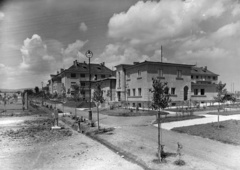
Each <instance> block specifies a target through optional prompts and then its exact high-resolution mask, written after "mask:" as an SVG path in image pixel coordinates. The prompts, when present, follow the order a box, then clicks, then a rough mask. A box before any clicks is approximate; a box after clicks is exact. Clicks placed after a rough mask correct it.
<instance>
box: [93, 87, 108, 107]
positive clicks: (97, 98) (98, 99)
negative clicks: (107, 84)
mask: <svg viewBox="0 0 240 170" xmlns="http://www.w3.org/2000/svg"><path fill="white" fill-rule="evenodd" d="M101 86H102V84H101V83H97V84H96V86H95V89H94V92H93V101H94V102H95V103H96V104H97V105H99V104H101V103H103V102H104V101H105V99H104V98H103V91H102V89H101Z"/></svg>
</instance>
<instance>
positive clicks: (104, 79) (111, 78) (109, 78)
mask: <svg viewBox="0 0 240 170" xmlns="http://www.w3.org/2000/svg"><path fill="white" fill-rule="evenodd" d="M106 80H116V77H114V76H112V77H107V78H103V79H98V80H95V81H94V82H99V81H106Z"/></svg>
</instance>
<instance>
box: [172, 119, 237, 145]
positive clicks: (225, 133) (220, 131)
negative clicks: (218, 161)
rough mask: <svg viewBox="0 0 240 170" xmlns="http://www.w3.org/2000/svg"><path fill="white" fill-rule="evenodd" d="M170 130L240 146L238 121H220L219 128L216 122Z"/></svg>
mask: <svg viewBox="0 0 240 170" xmlns="http://www.w3.org/2000/svg"><path fill="white" fill-rule="evenodd" d="M172 130H173V131H176V132H179V133H187V134H189V135H195V136H201V137H203V138H209V139H213V140H217V141H220V142H223V143H228V144H234V145H240V133H239V131H240V121H239V120H227V121H222V122H220V128H218V123H217V122H216V123H208V124H201V125H194V126H187V127H178V128H173V129H172Z"/></svg>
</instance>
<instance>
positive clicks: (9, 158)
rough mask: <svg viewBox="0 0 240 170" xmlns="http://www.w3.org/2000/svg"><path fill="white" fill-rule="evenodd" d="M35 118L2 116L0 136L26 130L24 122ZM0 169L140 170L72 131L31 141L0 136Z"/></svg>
mask: <svg viewBox="0 0 240 170" xmlns="http://www.w3.org/2000/svg"><path fill="white" fill-rule="evenodd" d="M38 118H39V117H36V116H35V117H5V118H1V119H0V134H3V133H4V132H6V131H7V130H17V129H20V128H23V127H24V128H26V126H27V125H26V124H25V123H24V121H25V120H30V121H31V120H35V119H38ZM0 150H1V152H0V169H3V170H15V169H24V170H28V169H29V170H33V169H43V170H46V169H47V170H48V169H51V170H55V169H58V170H59V169H63V170H65V169H74V170H76V169H79V170H94V169H97V170H112V169H117V170H122V169H126V170H141V169H142V168H141V167H139V166H137V165H135V164H132V163H130V162H128V161H126V160H124V159H123V158H121V157H120V156H119V155H117V154H116V153H113V152H112V151H111V150H109V149H108V148H106V147H105V146H103V145H101V144H99V143H98V142H96V141H94V140H92V139H90V138H88V137H86V136H85V135H83V134H79V133H77V132H75V131H72V136H68V137H64V138H61V140H51V141H47V140H46V141H40V142H32V141H29V140H26V139H19V138H10V137H7V136H3V135H0Z"/></svg>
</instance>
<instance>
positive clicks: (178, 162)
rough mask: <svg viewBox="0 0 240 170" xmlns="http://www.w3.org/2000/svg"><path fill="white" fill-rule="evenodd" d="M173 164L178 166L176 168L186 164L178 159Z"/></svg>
mask: <svg viewBox="0 0 240 170" xmlns="http://www.w3.org/2000/svg"><path fill="white" fill-rule="evenodd" d="M174 164H175V165H178V166H183V165H185V164H186V162H185V161H184V160H182V159H178V160H176V161H174Z"/></svg>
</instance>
